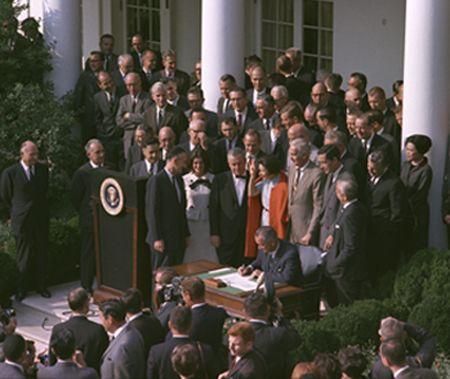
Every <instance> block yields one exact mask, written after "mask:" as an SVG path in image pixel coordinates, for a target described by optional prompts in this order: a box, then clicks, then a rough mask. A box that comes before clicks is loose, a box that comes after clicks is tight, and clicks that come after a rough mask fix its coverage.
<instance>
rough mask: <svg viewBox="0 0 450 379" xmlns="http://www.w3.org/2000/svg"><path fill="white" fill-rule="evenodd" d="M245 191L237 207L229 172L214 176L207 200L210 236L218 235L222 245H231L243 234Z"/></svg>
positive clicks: (245, 212)
mask: <svg viewBox="0 0 450 379" xmlns="http://www.w3.org/2000/svg"><path fill="white" fill-rule="evenodd" d="M246 192H247V191H245V193H244V196H243V200H242V204H241V205H239V202H238V198H237V195H236V190H235V188H234V182H233V177H232V174H231V172H230V171H228V172H224V173H222V174H219V175H216V176H215V177H214V181H213V184H212V189H211V194H210V198H209V224H210V234H211V235H219V236H220V237H221V240H222V243H230V244H232V243H233V242H234V241H235V240H236V239H238V237H239V236H240V234H242V233H245V225H246V218H247V193H246Z"/></svg>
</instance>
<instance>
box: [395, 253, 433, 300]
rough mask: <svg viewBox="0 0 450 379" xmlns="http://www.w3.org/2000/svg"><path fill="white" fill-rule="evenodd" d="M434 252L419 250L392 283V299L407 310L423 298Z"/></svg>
mask: <svg viewBox="0 0 450 379" xmlns="http://www.w3.org/2000/svg"><path fill="white" fill-rule="evenodd" d="M439 253H440V252H438V251H436V250H421V251H419V252H417V253H416V254H415V255H414V256H413V257H412V258H411V260H410V261H409V262H408V263H407V264H406V265H405V266H403V267H402V268H401V269H400V270H399V272H398V273H397V277H396V279H395V283H394V295H393V297H394V298H395V299H396V300H398V301H399V302H400V303H402V304H404V305H405V306H406V307H408V308H409V309H412V308H413V307H414V306H415V305H416V304H419V303H420V302H421V301H422V298H423V290H424V287H425V286H426V283H427V280H428V279H429V277H430V275H431V265H432V263H433V260H434V258H435V256H436V254H439Z"/></svg>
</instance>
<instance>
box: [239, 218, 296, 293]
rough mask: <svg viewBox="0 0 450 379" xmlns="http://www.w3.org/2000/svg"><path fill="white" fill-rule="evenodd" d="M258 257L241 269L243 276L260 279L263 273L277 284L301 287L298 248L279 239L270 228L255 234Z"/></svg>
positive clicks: (263, 228) (264, 227) (262, 228)
mask: <svg viewBox="0 0 450 379" xmlns="http://www.w3.org/2000/svg"><path fill="white" fill-rule="evenodd" d="M255 242H256V244H257V245H258V250H259V251H258V256H257V257H256V259H255V260H254V261H253V262H252V263H251V264H250V265H249V266H247V267H240V268H239V270H238V272H239V274H241V275H249V274H251V275H252V276H253V277H256V278H258V277H259V276H260V275H261V274H262V273H263V272H264V275H266V276H269V275H270V276H271V277H272V280H273V281H274V282H276V283H288V284H291V285H294V286H299V285H300V283H301V282H302V274H301V272H302V270H301V263H300V258H299V256H298V251H297V248H296V247H295V246H294V245H292V244H290V243H289V242H286V241H283V240H280V239H278V236H277V232H276V231H275V229H273V228H272V227H270V226H261V227H260V228H258V230H257V231H256V233H255Z"/></svg>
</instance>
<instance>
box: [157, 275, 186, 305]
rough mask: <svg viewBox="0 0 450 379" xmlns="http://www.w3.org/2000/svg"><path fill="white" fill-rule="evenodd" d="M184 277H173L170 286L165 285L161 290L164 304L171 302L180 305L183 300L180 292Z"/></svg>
mask: <svg viewBox="0 0 450 379" xmlns="http://www.w3.org/2000/svg"><path fill="white" fill-rule="evenodd" d="M183 279H184V277H182V276H175V277H174V278H173V279H172V281H171V282H170V284H165V285H164V286H163V288H162V293H163V298H164V302H169V301H173V302H176V303H181V302H182V300H183V296H182V292H183V289H182V287H181V282H182V281H183Z"/></svg>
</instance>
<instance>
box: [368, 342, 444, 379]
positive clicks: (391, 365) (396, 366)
mask: <svg viewBox="0 0 450 379" xmlns="http://www.w3.org/2000/svg"><path fill="white" fill-rule="evenodd" d="M380 356H381V362H382V363H383V366H385V367H387V368H388V369H389V371H390V372H391V373H392V375H393V377H394V378H395V379H409V378H414V377H416V378H422V379H425V378H426V379H437V378H438V376H437V374H436V373H435V372H434V371H432V370H430V369H427V368H420V367H414V366H410V365H409V364H408V362H407V359H406V358H407V357H406V349H405V345H404V343H403V341H402V340H401V339H399V338H391V339H389V340H387V341H383V342H382V343H381V346H380ZM414 374H417V375H416V376H415V375H414ZM372 378H377V377H376V376H373V374H372Z"/></svg>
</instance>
